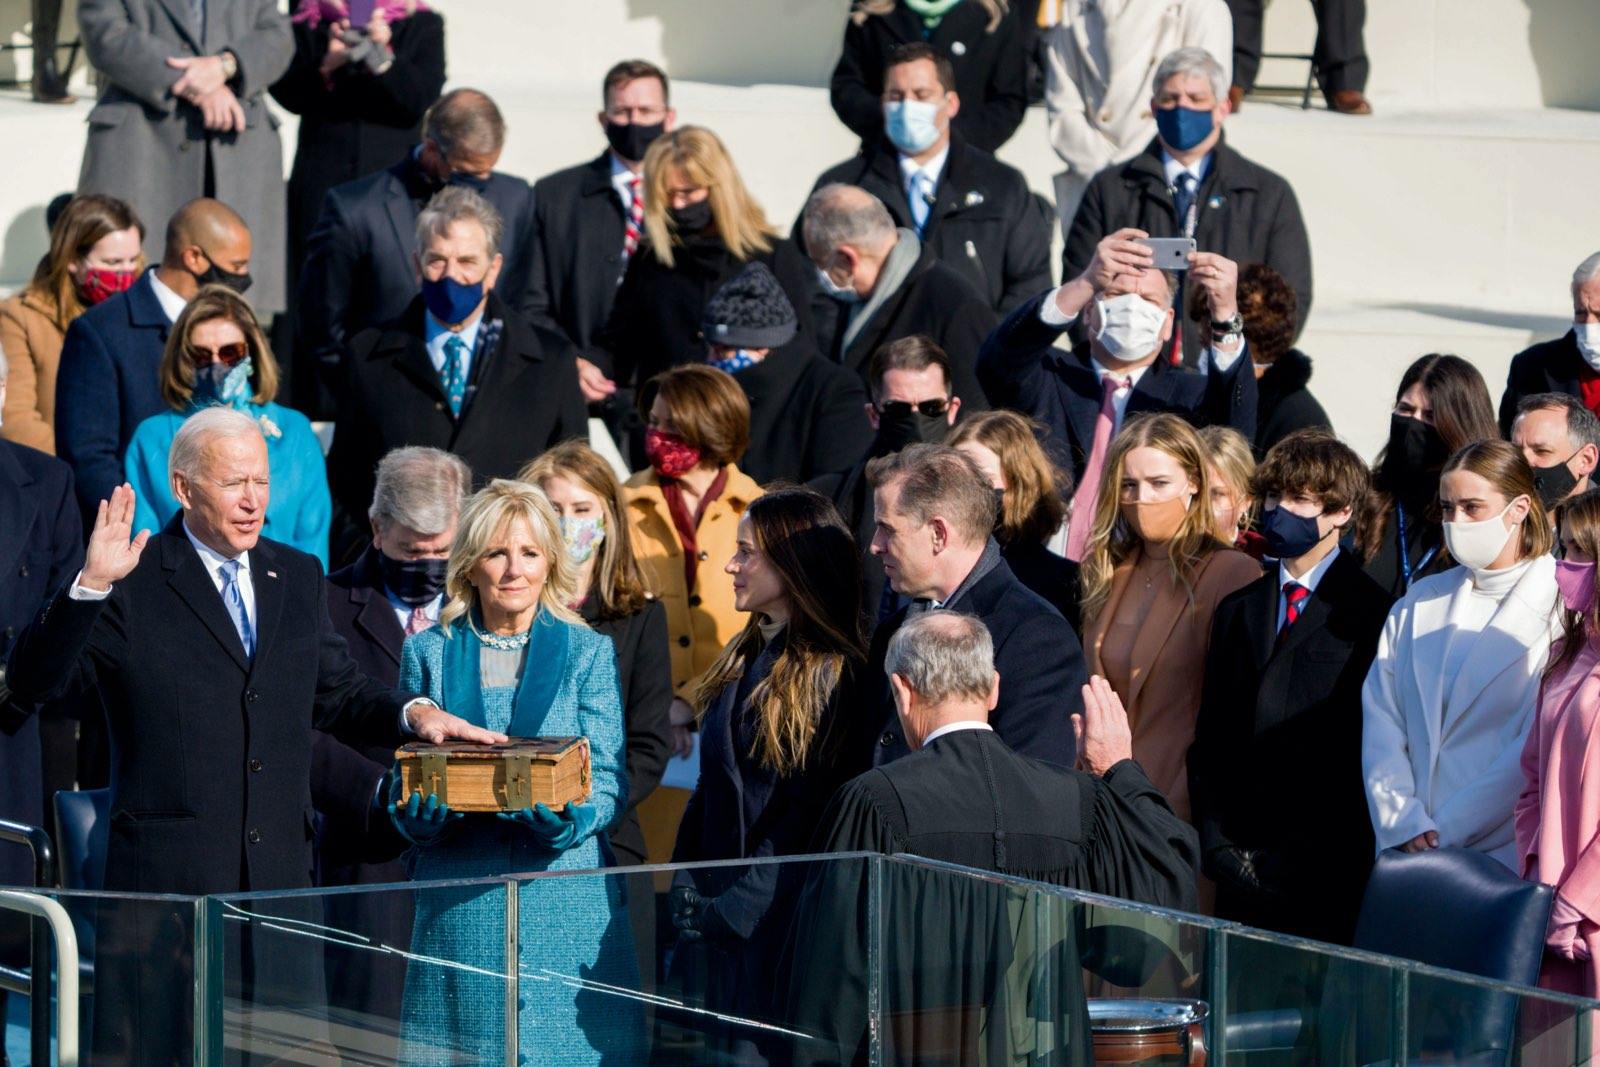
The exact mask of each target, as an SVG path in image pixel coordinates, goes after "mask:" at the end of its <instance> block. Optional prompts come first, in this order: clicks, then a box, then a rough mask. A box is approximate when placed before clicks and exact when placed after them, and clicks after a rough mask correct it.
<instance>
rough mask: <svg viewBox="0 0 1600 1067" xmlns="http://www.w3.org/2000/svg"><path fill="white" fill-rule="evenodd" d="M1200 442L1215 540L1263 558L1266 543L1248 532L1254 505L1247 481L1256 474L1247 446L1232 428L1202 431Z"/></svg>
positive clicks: (1248, 446) (1212, 427)
mask: <svg viewBox="0 0 1600 1067" xmlns="http://www.w3.org/2000/svg"><path fill="white" fill-rule="evenodd" d="M1200 441H1201V443H1202V444H1204V445H1205V446H1206V457H1207V466H1208V467H1209V473H1210V474H1211V514H1213V515H1215V516H1216V519H1217V536H1218V537H1219V538H1221V539H1222V540H1224V541H1226V542H1228V543H1229V544H1231V545H1232V546H1233V547H1234V548H1237V549H1238V550H1239V551H1240V552H1243V553H1245V554H1246V555H1248V556H1249V557H1250V558H1251V559H1256V560H1259V559H1261V558H1263V557H1264V556H1265V555H1266V551H1267V542H1266V539H1265V538H1264V537H1262V536H1261V535H1260V534H1259V533H1257V532H1256V531H1255V530H1252V529H1251V528H1250V527H1251V524H1252V523H1253V522H1254V521H1255V503H1256V502H1255V497H1253V496H1251V495H1250V479H1252V478H1254V477H1255V473H1256V457H1255V456H1254V455H1253V454H1252V453H1251V451H1250V442H1249V441H1247V440H1245V436H1244V434H1242V433H1240V432H1239V431H1238V430H1235V429H1234V428H1233V427H1232V426H1207V427H1204V428H1203V429H1201V430H1200Z"/></svg>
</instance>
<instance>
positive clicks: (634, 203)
mask: <svg viewBox="0 0 1600 1067" xmlns="http://www.w3.org/2000/svg"><path fill="white" fill-rule="evenodd" d="M643 183H644V177H643V176H642V175H639V174H635V175H634V176H633V177H632V178H630V179H628V192H629V193H630V194H632V199H631V200H630V201H629V202H628V221H627V223H626V225H625V227H624V229H623V238H622V258H623V259H628V258H629V257H631V256H632V255H633V254H634V252H636V251H638V249H639V235H640V234H641V233H643V232H644V190H643V188H641V186H642V185H643Z"/></svg>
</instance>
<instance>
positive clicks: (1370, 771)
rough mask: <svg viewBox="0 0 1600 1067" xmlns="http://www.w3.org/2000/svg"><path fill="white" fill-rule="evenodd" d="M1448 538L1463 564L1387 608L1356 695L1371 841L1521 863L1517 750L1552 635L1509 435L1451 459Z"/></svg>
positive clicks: (1534, 494) (1536, 538)
mask: <svg viewBox="0 0 1600 1067" xmlns="http://www.w3.org/2000/svg"><path fill="white" fill-rule="evenodd" d="M1439 509H1440V512H1441V515H1442V518H1443V520H1444V543H1445V548H1446V549H1447V550H1448V552H1449V553H1450V558H1451V559H1453V560H1455V562H1456V563H1458V564H1460V566H1458V567H1454V568H1452V569H1450V570H1448V571H1445V572H1444V573H1442V574H1436V575H1431V576H1429V577H1426V578H1421V579H1419V580H1417V581H1416V582H1414V583H1412V585H1411V588H1410V589H1409V590H1408V591H1407V593H1406V595H1405V596H1404V597H1403V598H1402V599H1401V600H1400V602H1399V603H1398V604H1396V605H1395V606H1394V608H1393V609H1392V610H1391V611H1390V612H1389V618H1388V620H1387V622H1386V623H1385V624H1384V629H1383V635H1382V637H1380V639H1379V642H1378V655H1377V658H1376V659H1374V660H1373V664H1372V668H1371V670H1370V671H1369V672H1368V673H1367V680H1366V683H1365V685H1364V686H1363V688H1362V694H1361V702H1362V712H1363V716H1362V717H1363V723H1364V726H1363V730H1362V738H1361V765H1362V773H1363V776H1364V778H1365V780H1366V789H1367V808H1368V811H1369V813H1370V814H1371V816H1372V827H1373V832H1374V834H1375V835H1376V838H1377V848H1378V851H1380V852H1381V851H1383V850H1384V849H1388V848H1400V849H1403V850H1405V851H1407V852H1421V851H1425V850H1427V849H1432V848H1448V847H1459V848H1470V849H1473V850H1475V851H1478V852H1483V853H1486V854H1487V855H1489V856H1492V857H1493V858H1495V859H1497V860H1499V861H1500V862H1501V863H1504V864H1505V865H1506V867H1508V868H1510V869H1513V870H1515V869H1516V868H1517V866H1518V863H1517V845H1516V835H1515V828H1514V822H1513V812H1514V809H1515V807H1516V803H1517V797H1518V795H1519V794H1520V792H1521V790H1522V766H1521V755H1522V748H1523V743H1524V741H1525V739H1526V737H1527V734H1528V729H1529V726H1530V725H1531V723H1532V721H1533V715H1534V709H1535V707H1536V704H1537V701H1538V696H1539V683H1540V678H1541V675H1542V674H1543V672H1544V668H1545V662H1546V659H1547V657H1548V656H1549V653H1550V644H1551V642H1552V641H1553V640H1554V639H1555V638H1556V637H1558V636H1559V635H1560V632H1561V618H1560V612H1559V611H1558V608H1559V605H1560V600H1559V597H1558V589H1557V585H1556V573H1555V572H1556V564H1555V559H1554V557H1553V556H1552V555H1551V554H1550V549H1551V546H1552V535H1551V531H1550V519H1549V516H1548V514H1547V513H1546V512H1545V509H1544V505H1543V504H1541V503H1540V502H1539V495H1538V491H1537V490H1536V489H1535V488H1534V483H1533V472H1532V470H1531V469H1530V468H1529V467H1528V464H1527V461H1526V460H1524V459H1523V458H1522V454H1521V452H1519V451H1518V450H1517V448H1516V447H1515V446H1514V445H1511V444H1508V443H1507V442H1505V441H1480V442H1478V443H1476V444H1472V445H1469V446H1467V447H1466V448H1463V449H1462V450H1461V451H1459V452H1457V453H1456V454H1455V455H1454V456H1452V457H1451V458H1450V460H1449V461H1448V462H1447V463H1446V464H1445V466H1444V470H1443V474H1442V476H1441V478H1440V482H1439Z"/></svg>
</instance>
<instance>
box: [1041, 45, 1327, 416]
mask: <svg viewBox="0 0 1600 1067" xmlns="http://www.w3.org/2000/svg"><path fill="white" fill-rule="evenodd" d="M1227 80H1228V79H1227V76H1226V74H1225V73H1224V72H1223V69H1222V65H1221V64H1220V63H1218V62H1217V60H1216V59H1215V57H1213V56H1212V55H1211V54H1210V53H1209V52H1207V51H1206V50H1205V49H1203V48H1180V49H1177V50H1176V51H1174V52H1171V53H1169V54H1168V55H1167V56H1165V57H1164V58H1163V59H1162V60H1161V63H1160V64H1159V65H1158V66H1157V68H1156V73H1155V77H1154V78H1153V79H1152V85H1151V95H1150V109H1151V111H1152V112H1154V114H1155V117H1156V137H1155V140H1153V141H1151V142H1150V145H1149V147H1147V148H1146V149H1145V150H1144V151H1143V152H1141V153H1140V154H1139V155H1137V156H1134V157H1133V158H1132V159H1130V160H1128V162H1126V163H1123V164H1120V165H1118V166H1113V167H1107V168H1106V169H1105V170H1103V171H1101V172H1100V173H1099V174H1098V175H1096V176H1095V178H1094V180H1093V181H1091V182H1090V183H1089V188H1088V190H1087V191H1086V192H1085V193H1084V194H1083V201H1082V203H1080V204H1079V205H1078V212H1077V214H1076V215H1075V216H1074V217H1073V220H1072V226H1071V229H1070V230H1069V232H1068V234H1067V244H1066V249H1065V251H1064V252H1063V255H1062V263H1063V266H1062V271H1061V276H1062V277H1063V278H1076V277H1078V276H1079V275H1081V274H1082V273H1083V272H1084V271H1085V270H1086V269H1087V268H1088V266H1089V264H1090V262H1091V261H1092V260H1093V259H1094V257H1095V250H1096V248H1097V247H1098V246H1099V245H1100V243H1101V242H1102V241H1103V240H1104V239H1105V238H1106V237H1108V236H1110V235H1111V234H1113V233H1116V232H1117V231H1118V230H1125V229H1129V230H1134V231H1136V232H1135V233H1134V235H1133V236H1134V238H1135V239H1142V238H1148V237H1162V238H1174V237H1176V238H1193V239H1194V242H1195V248H1196V251H1198V252H1202V253H1212V254H1215V255H1218V256H1222V257H1224V258H1226V259H1229V260H1232V261H1233V262H1235V263H1237V264H1239V265H1240V266H1245V265H1247V264H1250V263H1265V264H1266V265H1267V266H1269V267H1271V268H1272V269H1273V270H1275V271H1277V272H1278V273H1279V274H1281V275H1283V278H1284V280H1285V281H1287V282H1288V283H1289V286H1290V288H1292V289H1293V290H1294V295H1295V299H1296V302H1297V328H1298V327H1303V326H1305V322H1306V315H1307V314H1309V313H1310V311H1311V242H1310V239H1309V238H1308V237H1307V236H1306V226H1305V222H1304V220H1303V219H1302V218H1301V217H1300V204H1299V202H1298V201H1297V200H1296V199H1295V195H1294V190H1293V189H1292V188H1290V186H1289V183H1288V182H1287V181H1285V180H1284V179H1283V178H1282V177H1280V176H1279V175H1277V174H1274V173H1273V172H1272V171H1270V170H1267V169H1266V168H1265V167H1263V166H1260V165H1258V164H1256V163H1253V162H1251V161H1250V160H1248V159H1246V158H1245V157H1244V156H1242V155H1240V154H1239V153H1238V152H1236V151H1234V150H1233V148H1231V147H1229V145H1228V144H1227V142H1226V140H1225V139H1224V138H1223V136H1222V123H1223V120H1224V119H1226V118H1227V117H1228V113H1229V111H1230V106H1229V104H1228V86H1227ZM1163 265H1164V264H1163ZM1191 284H1192V283H1191ZM1185 306H1187V305H1186V303H1185V302H1184V301H1183V299H1182V298H1181V297H1180V299H1179V302H1178V307H1179V308H1180V309H1181V308H1183V307H1185ZM1178 318H1179V319H1180V320H1181V325H1182V327H1183V332H1182V348H1181V351H1180V350H1178V349H1174V352H1175V353H1178V354H1180V355H1181V357H1182V360H1183V362H1184V363H1185V364H1187V365H1188V366H1191V367H1192V366H1196V365H1198V364H1199V363H1200V361H1201V360H1200V357H1201V354H1202V351H1203V348H1204V346H1203V345H1202V343H1201V336H1200V332H1199V324H1198V323H1195V322H1191V321H1189V320H1188V317H1187V316H1185V315H1179V316H1178ZM1230 325H1237V326H1239V328H1240V329H1242V324H1238V323H1231V322H1225V321H1217V322H1214V323H1213V325H1212V333H1213V335H1216V334H1221V333H1226V332H1228V331H1227V329H1226V327H1227V326H1230ZM1245 436H1247V437H1248V436H1249V434H1246V435H1245Z"/></svg>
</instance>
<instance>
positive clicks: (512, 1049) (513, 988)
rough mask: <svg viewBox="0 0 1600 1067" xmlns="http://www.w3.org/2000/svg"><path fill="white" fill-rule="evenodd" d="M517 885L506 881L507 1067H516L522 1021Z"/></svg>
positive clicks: (514, 882) (519, 909)
mask: <svg viewBox="0 0 1600 1067" xmlns="http://www.w3.org/2000/svg"><path fill="white" fill-rule="evenodd" d="M517 890H518V885H517V880H516V879H515V878H507V879H506V915H505V927H506V971H505V974H506V998H505V1015H506V1024H505V1030H506V1042H505V1044H506V1067H517V1058H518V1053H519V1052H520V1051H521V1050H520V1048H519V1045H520V1041H521V1038H520V1037H519V1033H518V1032H519V1030H520V1027H519V1026H518V1023H520V1022H521V1010H520V1004H521V994H520V989H521V984H522V983H521V979H520V978H519V977H518V976H519V975H520V973H521V971H522V948H521V940H520V938H519V936H518V935H519V934H520V932H521V931H520V930H519V924H520V921H521V920H520V918H519V916H520V914H521V904H522V898H521V897H520V896H519V895H518V892H517Z"/></svg>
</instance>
